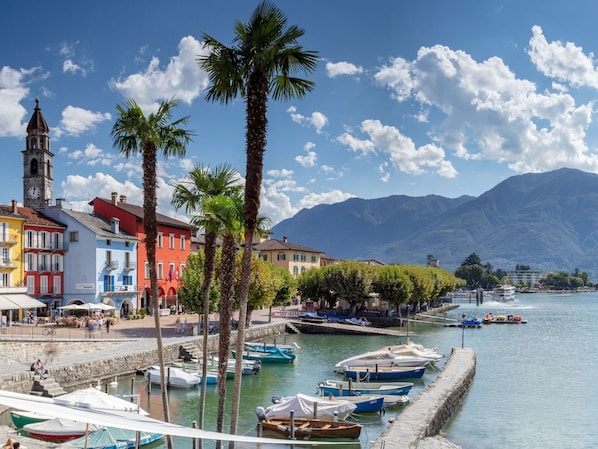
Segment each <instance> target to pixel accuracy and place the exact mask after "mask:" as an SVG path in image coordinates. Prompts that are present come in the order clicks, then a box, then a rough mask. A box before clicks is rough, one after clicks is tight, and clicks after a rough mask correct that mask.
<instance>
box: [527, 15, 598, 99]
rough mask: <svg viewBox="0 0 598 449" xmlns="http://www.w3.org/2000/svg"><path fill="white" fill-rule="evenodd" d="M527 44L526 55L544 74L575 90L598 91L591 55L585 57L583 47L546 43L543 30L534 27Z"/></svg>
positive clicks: (597, 77)
mask: <svg viewBox="0 0 598 449" xmlns="http://www.w3.org/2000/svg"><path fill="white" fill-rule="evenodd" d="M529 44H530V49H529V51H528V54H529V56H530V58H531V60H532V62H533V63H534V64H535V65H536V67H537V68H538V70H539V71H540V72H542V73H543V74H544V75H546V76H548V77H550V78H555V79H557V80H559V81H561V82H565V83H569V84H571V85H572V86H574V87H581V86H590V87H593V88H594V89H596V88H598V70H597V69H596V67H595V65H594V54H593V53H591V52H590V53H588V54H587V55H586V54H584V52H583V48H581V47H578V46H576V45H575V44H574V43H573V42H567V43H565V44H563V43H562V42H560V41H554V42H548V41H547V40H546V38H545V37H544V33H543V31H542V28H541V27H539V26H537V25H536V26H534V27H533V28H532V37H531V39H530V41H529Z"/></svg>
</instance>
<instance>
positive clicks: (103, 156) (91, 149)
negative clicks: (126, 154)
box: [65, 143, 116, 167]
mask: <svg viewBox="0 0 598 449" xmlns="http://www.w3.org/2000/svg"><path fill="white" fill-rule="evenodd" d="M65 155H66V157H67V159H70V160H72V161H76V163H77V164H84V165H88V166H90V167H93V166H96V165H104V166H107V167H110V166H112V164H113V162H114V159H115V158H116V156H115V155H112V154H110V153H105V152H104V150H102V149H101V148H98V147H96V146H95V145H94V144H93V143H90V144H88V145H87V146H86V147H85V149H84V150H75V151H71V152H66V153H65Z"/></svg>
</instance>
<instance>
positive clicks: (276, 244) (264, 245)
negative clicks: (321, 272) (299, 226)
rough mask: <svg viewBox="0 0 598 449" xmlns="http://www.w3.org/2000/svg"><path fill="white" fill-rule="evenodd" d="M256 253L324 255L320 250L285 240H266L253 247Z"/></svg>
mask: <svg viewBox="0 0 598 449" xmlns="http://www.w3.org/2000/svg"><path fill="white" fill-rule="evenodd" d="M253 248H254V249H255V250H256V251H285V250H286V251H304V252H306V253H322V251H320V250H319V249H313V248H308V247H307V246H301V245H296V244H295V243H291V242H288V241H284V240H276V239H270V240H264V241H263V242H261V243H258V244H256V245H254V246H253Z"/></svg>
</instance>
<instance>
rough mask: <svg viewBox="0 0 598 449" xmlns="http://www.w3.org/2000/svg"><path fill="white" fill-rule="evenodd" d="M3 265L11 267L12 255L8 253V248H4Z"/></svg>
mask: <svg viewBox="0 0 598 449" xmlns="http://www.w3.org/2000/svg"><path fill="white" fill-rule="evenodd" d="M2 263H3V264H4V265H10V264H11V263H12V261H11V260H10V253H9V252H8V248H2Z"/></svg>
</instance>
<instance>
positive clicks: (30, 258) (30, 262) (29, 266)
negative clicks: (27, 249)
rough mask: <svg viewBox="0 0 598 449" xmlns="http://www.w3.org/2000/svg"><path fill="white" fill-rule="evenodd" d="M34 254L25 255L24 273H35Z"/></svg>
mask: <svg viewBox="0 0 598 449" xmlns="http://www.w3.org/2000/svg"><path fill="white" fill-rule="evenodd" d="M35 270H36V267H35V254H34V253H26V254H25V271H35Z"/></svg>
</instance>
